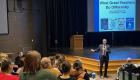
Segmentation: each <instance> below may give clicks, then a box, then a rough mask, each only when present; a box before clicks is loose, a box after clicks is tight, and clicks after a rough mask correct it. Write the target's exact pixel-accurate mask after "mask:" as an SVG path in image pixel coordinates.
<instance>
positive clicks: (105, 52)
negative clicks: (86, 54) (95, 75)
mask: <svg viewBox="0 0 140 80" xmlns="http://www.w3.org/2000/svg"><path fill="white" fill-rule="evenodd" d="M91 51H92V52H98V51H99V59H100V77H101V78H103V76H102V68H103V64H105V70H104V71H105V72H104V77H108V75H107V70H108V63H109V53H110V52H111V49H110V45H109V44H107V39H103V40H102V44H100V45H99V46H98V48H97V49H95V50H94V49H91Z"/></svg>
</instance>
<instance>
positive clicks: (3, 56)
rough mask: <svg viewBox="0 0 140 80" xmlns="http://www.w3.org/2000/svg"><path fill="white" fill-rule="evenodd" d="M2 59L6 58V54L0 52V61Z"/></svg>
mask: <svg viewBox="0 0 140 80" xmlns="http://www.w3.org/2000/svg"><path fill="white" fill-rule="evenodd" d="M4 60H8V55H7V54H5V53H0V62H3V61H4Z"/></svg>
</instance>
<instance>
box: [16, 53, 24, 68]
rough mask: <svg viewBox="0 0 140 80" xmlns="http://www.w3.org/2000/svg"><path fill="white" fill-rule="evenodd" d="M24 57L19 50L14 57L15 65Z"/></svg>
mask: <svg viewBox="0 0 140 80" xmlns="http://www.w3.org/2000/svg"><path fill="white" fill-rule="evenodd" d="M23 57H24V54H23V52H19V54H18V56H17V57H16V58H15V65H17V66H19V65H20V62H21V59H22V58H23Z"/></svg>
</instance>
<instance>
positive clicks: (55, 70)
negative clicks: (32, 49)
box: [41, 57, 61, 76]
mask: <svg viewBox="0 0 140 80" xmlns="http://www.w3.org/2000/svg"><path fill="white" fill-rule="evenodd" d="M41 68H42V69H46V70H48V71H50V72H51V73H53V74H55V75H56V76H59V75H61V72H60V71H59V69H58V68H54V67H52V65H51V60H50V59H49V58H47V57H44V58H42V60H41Z"/></svg>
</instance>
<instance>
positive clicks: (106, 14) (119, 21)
mask: <svg viewBox="0 0 140 80" xmlns="http://www.w3.org/2000/svg"><path fill="white" fill-rule="evenodd" d="M135 16H136V0H95V1H94V31H95V32H98V31H99V32H102V31H135V29H136V28H135V22H136V21H135V20H136V19H135Z"/></svg>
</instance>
